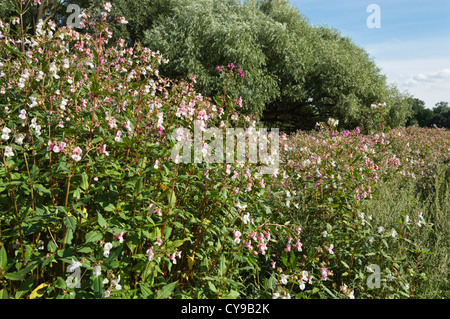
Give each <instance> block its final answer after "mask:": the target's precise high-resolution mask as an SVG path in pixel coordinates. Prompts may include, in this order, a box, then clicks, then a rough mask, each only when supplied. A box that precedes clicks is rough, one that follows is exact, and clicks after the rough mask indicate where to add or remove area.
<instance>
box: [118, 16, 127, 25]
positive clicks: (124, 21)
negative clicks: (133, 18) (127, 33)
mask: <svg viewBox="0 0 450 319" xmlns="http://www.w3.org/2000/svg"><path fill="white" fill-rule="evenodd" d="M119 23H120V24H127V23H128V21H127V20H126V19H125V18H124V17H119Z"/></svg>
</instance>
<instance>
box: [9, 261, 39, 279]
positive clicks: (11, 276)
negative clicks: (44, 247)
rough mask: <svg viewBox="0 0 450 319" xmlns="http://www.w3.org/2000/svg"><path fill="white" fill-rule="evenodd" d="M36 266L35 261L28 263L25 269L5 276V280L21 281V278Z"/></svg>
mask: <svg viewBox="0 0 450 319" xmlns="http://www.w3.org/2000/svg"><path fill="white" fill-rule="evenodd" d="M37 265H38V262H37V261H33V262H30V263H29V264H28V265H27V266H26V267H25V268H23V269H21V270H19V271H16V272H14V273H8V274H5V278H6V279H9V280H23V277H24V276H25V275H26V274H28V273H29V272H30V271H32V270H33V269H34V268H35V267H36V266H37Z"/></svg>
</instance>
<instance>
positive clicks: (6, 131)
mask: <svg viewBox="0 0 450 319" xmlns="http://www.w3.org/2000/svg"><path fill="white" fill-rule="evenodd" d="M2 133H3V134H2V139H3V140H5V141H7V140H8V139H9V133H11V130H10V129H9V128H7V127H4V128H3V130H2Z"/></svg>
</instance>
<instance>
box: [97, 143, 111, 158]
mask: <svg viewBox="0 0 450 319" xmlns="http://www.w3.org/2000/svg"><path fill="white" fill-rule="evenodd" d="M99 153H100V154H105V155H106V156H109V153H108V152H107V151H106V144H103V146H102V148H101V149H100V150H99Z"/></svg>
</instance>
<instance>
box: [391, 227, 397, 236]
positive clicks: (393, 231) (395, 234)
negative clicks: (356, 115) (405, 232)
mask: <svg viewBox="0 0 450 319" xmlns="http://www.w3.org/2000/svg"><path fill="white" fill-rule="evenodd" d="M391 235H392V238H395V236H397V232H396V231H395V229H393V230H392V232H391Z"/></svg>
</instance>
